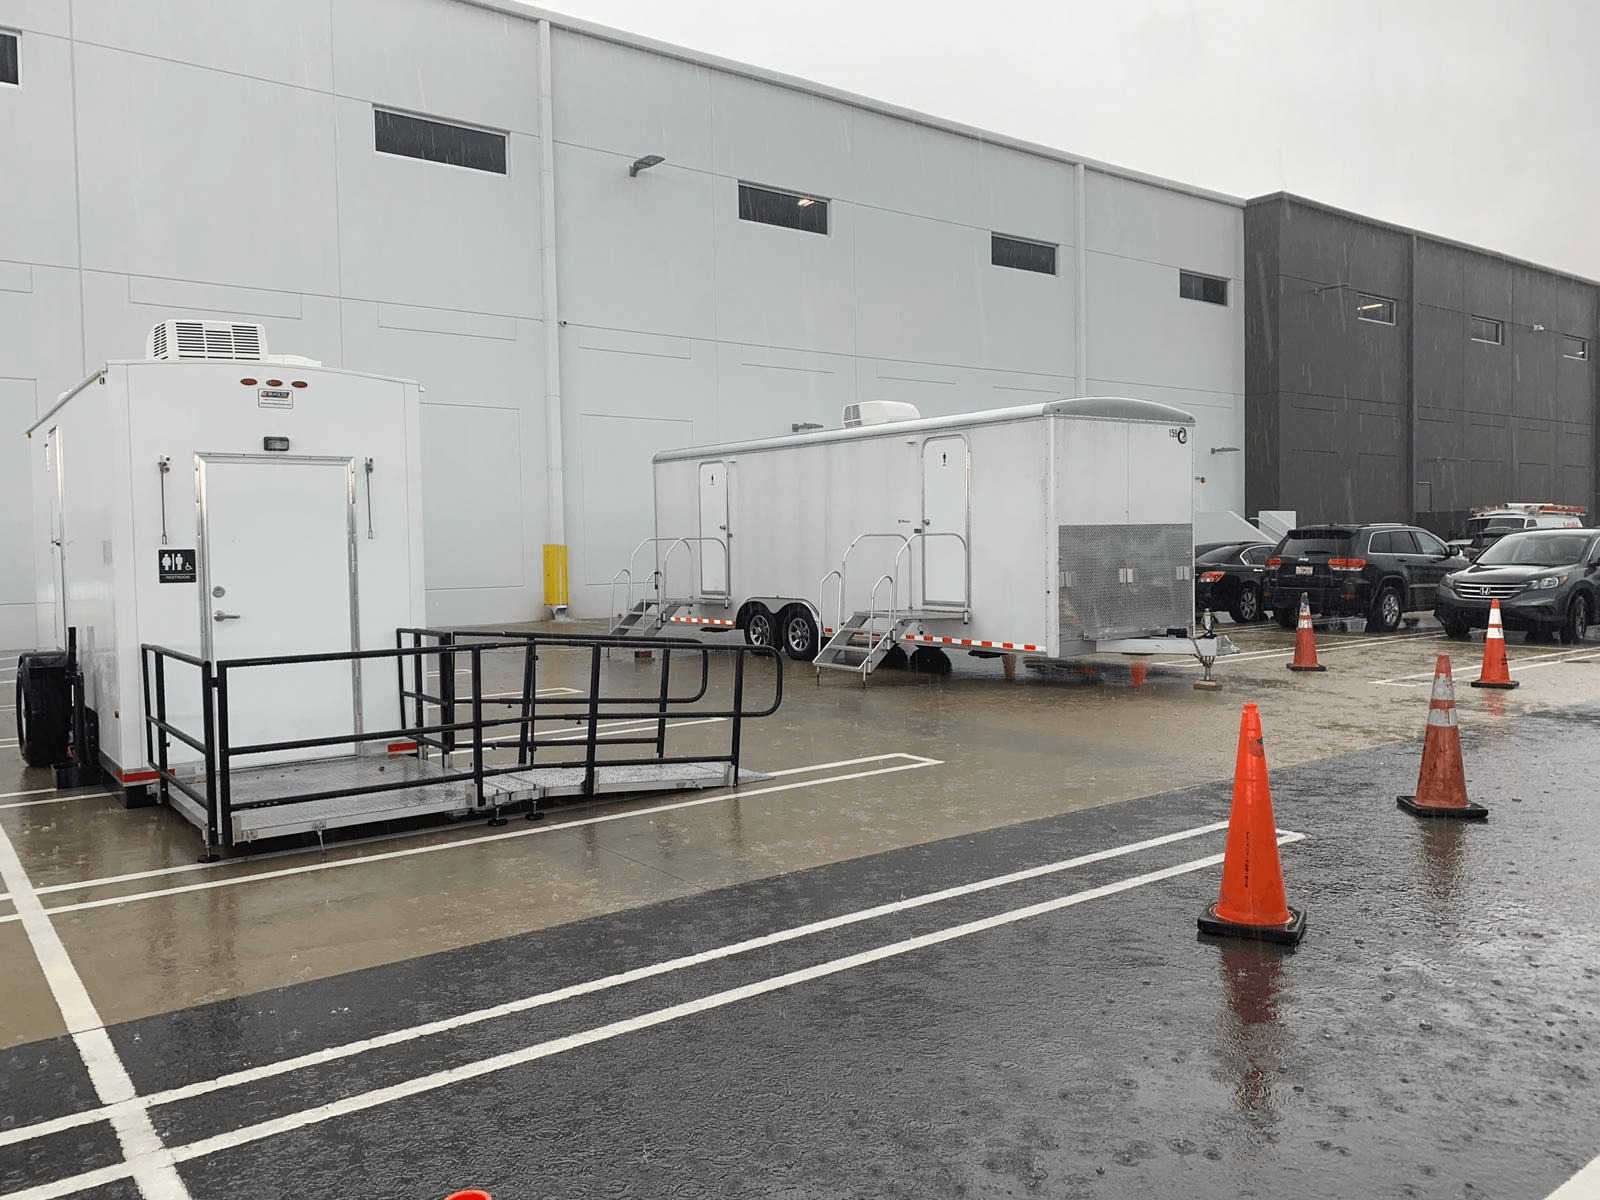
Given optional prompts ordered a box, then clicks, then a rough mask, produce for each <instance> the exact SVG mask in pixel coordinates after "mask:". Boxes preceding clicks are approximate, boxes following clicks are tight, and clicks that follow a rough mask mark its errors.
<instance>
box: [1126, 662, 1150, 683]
mask: <svg viewBox="0 0 1600 1200" xmlns="http://www.w3.org/2000/svg"><path fill="white" fill-rule="evenodd" d="M1149 674H1150V668H1149V666H1148V665H1146V664H1145V663H1134V664H1132V665H1131V666H1129V668H1128V676H1129V678H1130V679H1132V680H1133V686H1134V687H1143V686H1144V681H1145V680H1146V679H1147V678H1148V677H1149Z"/></svg>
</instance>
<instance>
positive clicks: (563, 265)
mask: <svg viewBox="0 0 1600 1200" xmlns="http://www.w3.org/2000/svg"><path fill="white" fill-rule="evenodd" d="M632 161H633V160H632V158H630V157H628V156H627V155H625V154H624V155H620V156H619V155H616V154H606V153H601V152H599V151H595V150H589V149H584V148H580V147H576V146H564V145H558V146H557V147H556V187H557V192H556V225H557V244H558V245H559V246H560V253H559V254H558V256H557V257H558V260H559V268H560V278H559V283H560V289H559V291H560V296H561V316H562V318H563V319H564V320H566V321H568V322H570V323H573V324H578V325H594V326H603V327H606V328H612V329H630V330H642V331H648V332H655V333H664V334H673V335H680V336H684V337H700V338H709V337H713V336H715V332H716V329H715V318H716V262H715V259H714V255H713V248H712V246H713V240H712V227H713V213H714V211H715V206H716V204H717V201H718V198H719V197H725V196H726V193H727V188H726V187H725V186H724V185H723V181H720V180H717V179H715V178H713V177H712V176H710V175H706V174H703V173H700V172H696V171H689V170H683V169H681V168H679V167H678V166H676V165H675V164H673V163H672V162H666V163H662V164H661V165H660V166H657V167H652V168H651V169H650V170H648V171H645V172H642V173H641V174H639V175H638V176H636V177H634V178H631V179H630V178H629V177H628V164H629V163H630V162H632ZM734 203H735V205H737V199H735V201H734ZM735 212H737V208H735ZM784 232H793V231H787V230H786V231H784ZM796 236H799V237H805V236H814V235H805V234H796Z"/></svg>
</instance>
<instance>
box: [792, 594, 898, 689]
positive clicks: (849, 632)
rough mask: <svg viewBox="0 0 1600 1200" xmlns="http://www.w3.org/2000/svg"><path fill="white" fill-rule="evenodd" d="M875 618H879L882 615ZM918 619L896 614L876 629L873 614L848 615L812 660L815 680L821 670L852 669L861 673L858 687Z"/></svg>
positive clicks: (820, 673)
mask: <svg viewBox="0 0 1600 1200" xmlns="http://www.w3.org/2000/svg"><path fill="white" fill-rule="evenodd" d="M876 619H877V620H878V621H882V620H885V619H886V618H882V617H878V618H876ZM918 620H919V618H918V617H916V616H902V615H899V614H896V617H895V620H894V621H893V622H892V623H891V624H890V625H889V627H888V628H887V629H877V628H874V625H873V622H874V614H872V613H870V612H858V613H852V614H850V619H849V620H848V621H846V622H845V623H844V624H843V625H841V626H839V628H838V629H836V630H834V631H833V636H832V637H831V638H829V639H828V642H827V644H826V645H825V646H823V647H822V649H821V650H819V651H817V657H816V658H815V659H813V660H812V663H811V665H812V666H814V667H816V668H817V677H818V679H819V680H820V679H821V677H822V672H823V671H824V670H833V671H854V672H856V673H857V674H859V675H860V676H861V683H862V686H865V685H866V682H867V676H868V675H870V674H872V672H873V670H874V668H876V667H877V666H878V664H879V663H881V662H882V661H883V660H884V659H885V658H887V657H888V656H889V652H890V651H891V650H893V649H894V648H895V646H896V644H897V643H898V642H899V639H900V635H901V634H902V633H904V632H905V631H906V630H907V629H909V628H911V626H912V625H914V624H916V623H917V621H918Z"/></svg>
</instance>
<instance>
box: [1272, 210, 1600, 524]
mask: <svg viewBox="0 0 1600 1200" xmlns="http://www.w3.org/2000/svg"><path fill="white" fill-rule="evenodd" d="M1245 230H1246V246H1247V264H1246V281H1247V283H1246V292H1247V308H1248V315H1247V320H1246V362H1247V364H1249V366H1248V368H1247V372H1248V373H1247V383H1246V414H1247V418H1248V420H1249V421H1250V423H1251V430H1252V437H1251V443H1250V454H1249V460H1248V462H1247V483H1246V506H1247V508H1248V509H1249V510H1250V511H1256V510H1258V509H1260V508H1292V509H1294V510H1295V511H1296V512H1297V513H1298V514H1299V516H1300V519H1301V520H1302V521H1306V522H1309V521H1320V520H1360V521H1371V520H1417V521H1419V522H1421V523H1422V524H1425V525H1428V526H1430V527H1432V528H1435V529H1437V530H1439V531H1441V532H1443V531H1447V530H1448V529H1450V528H1451V527H1453V526H1454V525H1456V524H1457V523H1458V522H1459V521H1460V519H1461V517H1462V516H1464V515H1465V513H1466V511H1467V510H1468V509H1470V508H1471V507H1473V506H1476V505H1481V504H1492V503H1498V502H1502V501H1506V500H1533V501H1550V502H1555V503H1569V504H1585V505H1588V506H1589V508H1590V511H1591V513H1593V512H1594V511H1595V504H1596V499H1597V497H1596V473H1595V454H1596V445H1595V425H1596V420H1595V414H1596V391H1595V388H1596V384H1595V373H1594V362H1593V356H1594V352H1595V349H1596V322H1597V319H1600V287H1597V286H1596V285H1595V284H1593V283H1590V282H1587V281H1583V280H1578V279H1574V278H1572V277H1570V276H1565V275H1562V274H1561V273H1559V272H1557V271H1553V270H1545V269H1541V268H1539V267H1536V266H1533V265H1530V264H1525V263H1520V262H1516V261H1513V260H1509V259H1506V258H1503V257H1500V256H1496V255H1494V254H1492V253H1489V252H1487V251H1482V250H1476V249H1473V248H1470V247H1464V246H1458V245H1454V244H1452V243H1448V242H1444V241H1441V240H1439V239H1435V238H1430V237H1428V236H1427V235H1426V234H1413V233H1412V232H1411V231H1409V230H1404V229H1399V228H1395V227H1392V226H1387V225H1383V224H1381V223H1378V222H1374V221H1369V220H1366V219H1363V218H1361V217H1357V216H1354V215H1352V214H1348V213H1340V212H1336V211H1333V210H1329V209H1326V208H1324V207H1322V206H1319V205H1315V204H1313V203H1310V202H1307V201H1302V200H1300V199H1298V198H1295V197H1289V196H1281V195H1280V196H1271V197H1264V198H1262V199H1261V200H1255V201H1251V202H1250V203H1249V204H1248V205H1247V206H1246V214H1245ZM1360 293H1368V294H1373V295H1378V296H1383V297H1386V298H1389V299H1393V300H1394V301H1395V323H1394V324H1393V325H1383V324H1376V323H1372V322H1367V321H1361V320H1358V319H1357V316H1356V312H1357V297H1358V294H1360ZM1475 315H1476V316H1481V317H1487V318H1491V319H1493V320H1497V321H1500V322H1501V323H1502V329H1503V337H1504V340H1503V343H1502V344H1500V345H1490V344H1486V343H1482V342H1477V341H1474V340H1473V339H1472V318H1473V316H1475ZM1563 335H1571V336H1575V337H1579V338H1584V339H1587V341H1588V343H1589V354H1590V357H1589V360H1588V361H1579V360H1577V359H1574V358H1570V357H1565V356H1564V355H1563V348H1564V345H1565V343H1564V338H1563Z"/></svg>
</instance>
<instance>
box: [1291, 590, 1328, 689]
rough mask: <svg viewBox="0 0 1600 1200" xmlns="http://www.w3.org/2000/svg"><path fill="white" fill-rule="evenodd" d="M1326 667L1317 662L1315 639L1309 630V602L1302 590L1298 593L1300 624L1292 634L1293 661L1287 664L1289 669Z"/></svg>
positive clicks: (1306, 669)
mask: <svg viewBox="0 0 1600 1200" xmlns="http://www.w3.org/2000/svg"><path fill="white" fill-rule="evenodd" d="M1327 669H1328V668H1327V667H1324V666H1322V665H1321V664H1320V663H1318V662H1317V639H1316V635H1315V634H1313V633H1312V632H1311V602H1310V601H1309V600H1308V599H1307V598H1306V594H1305V593H1304V592H1301V593H1300V624H1299V626H1298V627H1297V629H1296V631H1295V635H1294V661H1293V662H1291V663H1290V664H1289V670H1291V671H1326V670H1327Z"/></svg>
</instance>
